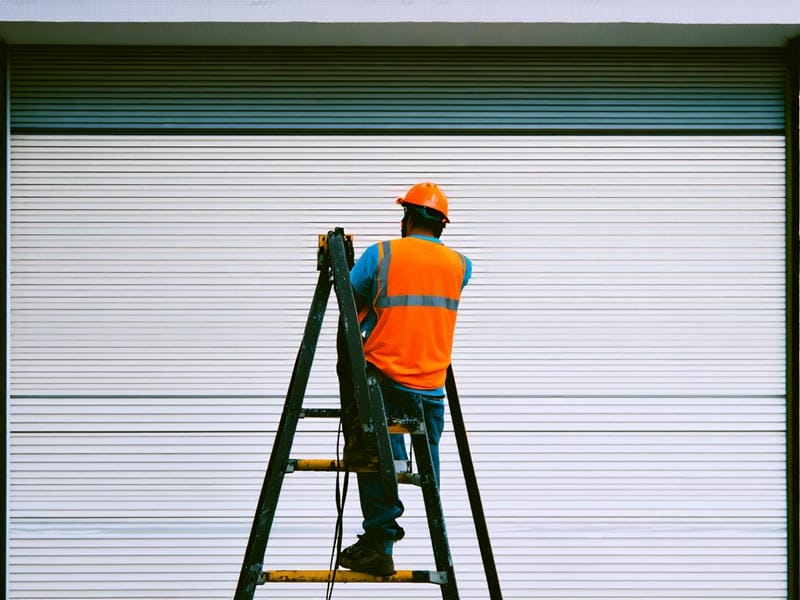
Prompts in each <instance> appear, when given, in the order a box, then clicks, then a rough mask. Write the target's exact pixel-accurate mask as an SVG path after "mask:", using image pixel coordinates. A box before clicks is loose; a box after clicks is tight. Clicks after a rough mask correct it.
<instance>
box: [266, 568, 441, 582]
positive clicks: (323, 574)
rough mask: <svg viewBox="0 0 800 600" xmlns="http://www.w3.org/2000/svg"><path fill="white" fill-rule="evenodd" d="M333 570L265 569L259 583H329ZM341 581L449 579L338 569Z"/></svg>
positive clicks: (438, 573) (436, 575)
mask: <svg viewBox="0 0 800 600" xmlns="http://www.w3.org/2000/svg"><path fill="white" fill-rule="evenodd" d="M330 578H331V572H330V571H324V570H299V569H285V570H277V571H264V572H263V573H262V574H261V580H260V581H259V584H264V583H327V582H328V581H330ZM334 581H336V582H339V583H435V584H437V585H442V584H443V583H445V582H446V581H447V574H446V573H443V572H441V571H395V573H394V575H389V576H388V577H379V576H377V575H370V574H369V573H359V572H358V571H348V570H341V571H336V579H334Z"/></svg>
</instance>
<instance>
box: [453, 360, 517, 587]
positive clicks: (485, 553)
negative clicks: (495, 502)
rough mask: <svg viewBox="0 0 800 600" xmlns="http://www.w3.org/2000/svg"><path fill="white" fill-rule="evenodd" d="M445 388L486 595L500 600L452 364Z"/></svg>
mask: <svg viewBox="0 0 800 600" xmlns="http://www.w3.org/2000/svg"><path fill="white" fill-rule="evenodd" d="M445 391H446V393H447V402H448V406H449V408H450V419H451V420H452V422H453V431H454V432H455V436H456V445H457V446H458V457H459V459H460V460H461V470H462V472H463V473H464V483H465V484H466V486H467V496H468V497H469V507H470V512H472V520H473V522H474V523H475V533H476V534H477V536H478V546H479V548H480V551H481V560H482V561H483V570H484V573H485V574H486V583H487V584H488V586H489V598H491V600H502V599H503V593H502V591H501V590H500V579H499V578H498V576H497V565H495V562H494V554H493V553H492V542H491V539H490V538H489V530H488V528H487V527H486V516H485V515H484V512H483V503H482V502H481V493H480V490H479V489H478V478H477V477H476V476H475V466H474V465H473V463H472V454H471V453H470V450H469V441H468V440H467V429H466V426H465V424H464V415H463V414H462V412H461V403H460V402H459V399H458V390H457V389H456V378H455V375H454V374H453V365H450V366H449V367H447V378H446V379H445Z"/></svg>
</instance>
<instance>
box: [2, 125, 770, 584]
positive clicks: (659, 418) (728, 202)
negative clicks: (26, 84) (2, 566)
mask: <svg viewBox="0 0 800 600" xmlns="http://www.w3.org/2000/svg"><path fill="white" fill-rule="evenodd" d="M426 179H432V180H435V181H438V182H440V183H441V185H442V186H443V187H444V189H445V190H446V191H447V192H448V193H449V194H450V196H451V202H452V212H453V215H452V220H453V223H452V225H451V226H450V227H449V228H448V229H447V230H446V231H445V240H446V242H447V243H448V244H450V245H452V246H453V247H456V248H458V249H460V250H462V251H464V252H465V253H466V254H468V255H469V256H470V257H471V258H472V259H473V260H474V264H475V273H474V279H473V281H472V283H471V284H470V286H469V288H468V290H467V292H466V293H465V298H464V301H463V303H462V306H463V308H462V312H461V316H460V322H459V326H458V332H457V342H456V355H455V359H454V365H455V368H456V373H457V378H458V381H459V385H460V389H461V393H462V402H463V404H464V410H465V416H466V419H467V423H468V426H469V430H470V441H471V444H472V447H473V451H474V454H475V459H476V465H477V469H478V474H479V478H480V482H481V485H482V493H483V495H484V501H485V503H486V509H487V513H488V515H489V527H490V531H491V533H492V534H493V541H494V544H495V552H496V558H497V562H498V565H499V569H500V575H501V582H502V585H503V589H504V591H505V595H506V597H508V598H554V597H559V598H586V597H613V598H655V597H681V598H760V599H764V598H781V597H783V596H784V593H785V586H786V583H785V577H786V575H785V570H786V564H785V547H786V539H785V497H784V493H785V492H784V490H785V472H784V456H785V448H784V418H785V415H784V377H785V374H784V371H785V367H784V284H783V278H784V275H783V273H784V265H783V253H784V176H783V139H782V137H780V136H753V135H743V136H691V137H688V136H678V137H668V136H649V137H648V136H569V137H564V136H557V137H556V136H553V137H547V136H514V137H504V136H433V137H432V136H416V137H414V136H401V137H399V136H389V137H380V136H312V135H309V136H300V137H297V136H244V137H237V136H175V135H173V136H167V137H164V136H156V135H141V136H134V135H130V136H99V135H83V136H76V135H32V134H16V135H14V136H13V138H12V181H11V183H12V203H11V213H12V224H11V261H12V263H11V292H12V296H11V300H12V304H11V344H12V354H11V358H12V362H11V369H10V370H11V381H10V389H11V391H12V397H11V406H10V420H11V439H10V449H11V456H10V469H11V471H10V473H11V478H10V482H9V486H10V498H9V499H10V510H11V514H10V533H9V536H10V555H9V562H10V568H9V571H10V579H9V590H10V591H9V594H10V597H12V598H90V597H98V598H99V597H102V598H168V597H176V598H218V597H224V596H226V595H228V594H230V593H232V590H233V587H234V585H235V578H236V577H237V575H238V569H239V566H240V561H241V556H242V553H243V550H244V544H245V541H246V535H247V530H248V527H249V523H250V519H251V517H252V509H253V507H254V505H255V501H256V499H257V494H258V488H259V486H260V481H261V478H262V477H263V471H264V466H265V464H266V457H267V454H268V452H269V448H270V444H271V436H272V434H273V431H274V428H275V426H276V423H277V420H278V416H279V412H280V407H281V404H282V399H283V395H284V394H285V391H286V387H287V385H288V376H289V373H290V371H291V367H292V362H293V360H294V355H295V352H296V349H297V345H298V343H299V340H300V338H301V330H302V325H303V322H304V320H305V316H306V312H307V310H308V304H309V302H310V298H311V293H312V289H313V285H314V281H315V279H316V271H315V252H316V234H318V233H322V232H325V231H327V230H328V229H330V228H332V227H334V226H343V227H345V228H346V230H347V231H349V232H352V233H354V234H355V235H356V246H357V249H358V251H361V250H363V248H365V247H366V245H368V244H369V243H371V242H374V241H377V240H378V239H380V238H381V237H387V236H392V235H395V234H396V233H397V229H398V224H399V214H398V212H397V208H396V206H395V205H394V203H393V199H394V198H395V197H396V196H397V195H398V194H400V193H401V192H402V191H403V190H404V189H405V187H407V186H408V185H409V183H411V182H414V181H418V180H426ZM332 310H333V309H332ZM334 323H335V319H334V318H332V317H331V318H329V320H328V323H327V326H326V328H325V331H324V334H323V342H322V347H321V348H320V351H319V353H318V358H317V361H316V363H315V368H314V372H313V373H312V381H311V386H310V399H309V402H310V403H311V404H312V405H316V406H330V405H335V404H336V397H335V390H336V387H335V382H334V375H333V361H334V357H333V353H332V346H333V339H332V338H333V325H334ZM303 431H304V432H306V433H305V435H301V436H299V437H298V440H297V450H296V452H294V454H295V455H297V456H302V455H306V456H327V455H331V454H332V452H333V445H334V443H335V434H334V433H333V431H331V430H329V428H325V427H323V426H320V425H314V426H313V427H311V426H304V428H303ZM444 443H445V448H446V452H445V454H444V456H443V463H444V477H443V489H444V492H443V493H444V502H445V510H446V514H447V518H448V527H449V529H450V532H451V537H452V541H453V552H454V557H455V561H456V569H457V572H458V575H459V576H460V581H461V588H462V589H461V591H462V596H463V597H464V598H482V597H485V595H486V591H485V584H484V583H483V582H482V577H481V568H480V558H479V554H478V550H477V548H476V547H475V542H474V534H473V532H472V528H471V521H470V518H469V512H468V508H467V503H466V499H465V494H464V490H463V485H462V483H461V481H460V478H459V468H458V464H457V458H456V456H455V453H454V448H455V443H454V440H452V439H451V438H450V435H449V434H447V436H446V439H445V442H444ZM354 496H355V490H354V489H351V499H350V502H349V504H348V511H347V522H346V531H348V532H349V533H350V534H353V533H355V532H356V531H357V530H358V523H359V519H358V509H357V501H356V499H355V497H354ZM404 498H405V499H406V500H407V506H408V513H407V518H406V525H407V529H408V530H409V532H410V535H409V539H408V540H406V541H404V542H402V543H401V544H399V545H398V546H397V549H396V562H397V564H398V565H400V566H402V567H415V568H421V567H428V566H430V565H432V562H431V560H432V559H431V558H430V551H429V549H428V547H429V546H428V542H427V540H426V529H425V526H424V520H423V517H422V515H423V514H424V513H423V510H422V506H421V503H420V502H419V500H418V493H417V490H415V489H413V488H409V489H404ZM279 511H280V512H279V518H278V520H277V521H276V526H275V529H274V532H275V533H274V537H273V540H272V542H271V544H270V547H269V548H268V564H269V565H270V566H275V567H301V566H304V567H317V568H325V567H326V566H327V560H328V556H329V553H330V547H329V544H330V540H331V539H332V533H333V517H334V512H335V510H334V485H333V480H332V478H330V477H327V476H319V475H305V474H298V475H294V476H291V477H289V479H287V487H286V488H285V492H284V495H283V497H282V501H281V506H280V509H279ZM43 571H44V572H46V573H47V574H48V575H47V576H46V577H43V575H42V573H43ZM322 593H323V592H322V590H320V589H318V588H314V587H313V586H310V587H309V586H298V587H281V588H275V587H273V588H269V589H259V590H258V592H257V596H261V597H312V596H314V597H317V596H321V595H322ZM377 593H380V594H381V596H382V597H387V598H389V597H396V598H402V597H409V595H410V594H414V595H415V596H417V597H431V598H436V597H439V592H438V590H437V589H436V588H435V587H434V586H429V587H423V588H416V589H414V590H411V589H409V588H408V587H403V586H383V587H380V588H377V589H376V588H374V587H370V586H367V587H359V586H353V585H350V586H348V587H347V588H346V591H345V590H339V592H338V594H339V595H343V594H346V596H347V597H363V598H368V597H374V596H375V595H376V594H377Z"/></svg>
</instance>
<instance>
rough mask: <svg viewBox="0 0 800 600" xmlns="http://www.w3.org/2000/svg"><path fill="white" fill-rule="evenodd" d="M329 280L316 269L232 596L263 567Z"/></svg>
mask: <svg viewBox="0 0 800 600" xmlns="http://www.w3.org/2000/svg"><path fill="white" fill-rule="evenodd" d="M330 291H331V280H330V276H329V274H328V272H327V270H326V269H323V270H321V271H320V274H319V279H318V280H317V287H316V289H315V291H314V297H313V299H312V301H311V308H310V309H309V312H308V319H307V320H306V326H305V331H304V333H303V341H302V342H301V344H300V349H299V350H298V351H297V358H296V359H295V363H294V370H293V371H292V377H291V380H290V381H289V390H288V392H287V393H286V402H285V404H284V407H283V413H282V415H281V420H280V422H279V424H278V430H277V432H276V434H275V440H274V442H273V446H272V453H271V454H270V457H269V463H268V465H267V473H266V475H265V476H264V483H263V485H262V487H261V494H260V495H259V498H258V505H257V507H256V513H255V517H254V518H253V526H252V528H251V530H250V538H249V540H248V542H247V548H246V550H245V554H244V560H243V562H242V570H241V572H240V574H239V581H238V583H237V585H236V593H235V595H234V600H252V599H253V596H254V594H255V591H256V586H257V585H258V583H259V580H260V578H261V572H262V570H263V567H264V554H265V552H266V549H267V542H268V540H269V534H270V531H271V529H272V522H273V520H274V518H275V509H276V508H277V506H278V496H279V495H280V491H281V484H282V483H283V478H284V475H285V474H286V465H287V464H288V461H289V453H290V452H291V448H292V440H293V439H294V434H295V431H296V430H297V421H298V419H299V418H300V411H301V409H302V406H303V398H304V397H305V392H306V386H307V385H308V377H309V375H310V373H311V362H312V360H313V358H314V353H315V351H316V349H317V342H318V341H319V335H320V331H321V330H322V320H323V317H324V316H325V308H326V307H327V305H328V298H329V297H330Z"/></svg>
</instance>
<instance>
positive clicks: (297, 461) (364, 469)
mask: <svg viewBox="0 0 800 600" xmlns="http://www.w3.org/2000/svg"><path fill="white" fill-rule="evenodd" d="M394 469H395V472H396V473H397V474H398V475H400V474H404V473H408V472H409V471H410V466H409V464H408V461H405V460H396V461H394ZM286 471H287V472H288V473H291V472H292V471H353V472H356V473H374V472H375V471H377V465H364V466H358V467H354V466H352V465H347V464H346V463H345V462H344V461H343V460H336V459H335V458H291V459H289V464H288V465H287V469H286Z"/></svg>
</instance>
